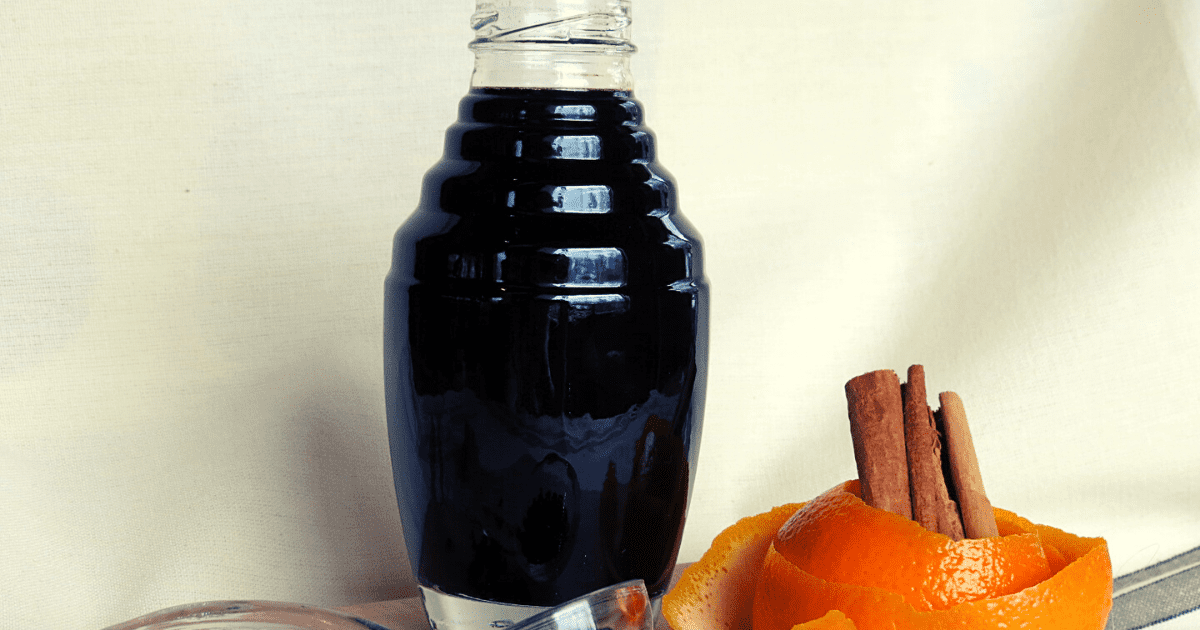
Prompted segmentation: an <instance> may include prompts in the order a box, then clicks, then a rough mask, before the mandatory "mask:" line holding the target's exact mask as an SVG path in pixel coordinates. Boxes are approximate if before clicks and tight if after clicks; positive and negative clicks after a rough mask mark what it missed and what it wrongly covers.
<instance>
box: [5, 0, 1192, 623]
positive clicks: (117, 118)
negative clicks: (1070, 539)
mask: <svg viewBox="0 0 1200 630" xmlns="http://www.w3.org/2000/svg"><path fill="white" fill-rule="evenodd" d="M472 8H473V4H472V2H470V0H454V1H450V2H447V1H441V2H426V1H425V0H387V1H385V0H359V1H357V2H344V1H333V0H303V1H296V0H257V1H256V2H252V3H251V2H245V3H239V2H225V1H222V0H193V1H191V2H186V3H162V2H153V1H150V0H111V1H109V2H102V3H77V2H62V1H55V0H26V1H23V2H15V3H14V2H8V3H5V6H4V8H3V10H0V95H2V96H0V417H2V420H0V600H2V603H0V627H3V628H18V627H29V626H31V625H37V626H38V627H45V628H87V627H101V626H104V625H107V624H110V623H115V622H117V621H120V620H123V619H126V618H129V617H133V616H135V615H138V614H141V613H145V612H148V611H150V610H153V609H157V608H161V607H165V606H169V605H174V604H179V603H184V602H190V601H196V600H205V599H228V598H261V599H277V600H286V601H301V602H307V603H312V604H318V605H343V604H350V603H355V602H366V601H372V600H381V599H390V598H396V597H402V596H407V595H411V594H413V593H415V587H414V585H413V582H412V580H411V578H410V577H409V576H408V566H407V560H406V557H405V554H404V552H403V550H402V545H401V531H400V524H399V519H398V516H397V510H396V507H395V497H394V493H393V490H392V482H391V478H390V472H389V466H388V454H387V447H386V437H385V427H384V418H383V390H382V368H381V345H382V344H381V327H382V322H381V320H382V313H381V308H382V307H381V301H382V279H383V276H384V274H385V273H386V271H387V266H388V263H389V249H390V245H391V235H392V233H393V232H394V230H395V229H396V227H397V226H398V225H399V224H400V223H401V221H402V220H403V219H404V218H405V216H406V215H407V214H408V213H409V211H410V210H411V209H412V207H413V206H414V205H415V203H416V199H417V193H418V185H419V182H420V178H421V176H422V174H423V172H424V171H425V170H426V169H427V168H428V167H429V166H431V165H432V164H433V163H434V161H435V160H436V159H437V157H438V155H439V154H440V150H441V142H442V132H443V130H444V129H445V127H446V126H447V125H448V124H449V123H451V122H452V120H453V117H454V115H455V107H456V103H457V100H458V99H459V98H460V97H461V96H462V95H463V94H464V93H465V91H466V87H467V80H468V76H469V73H470V69H471V56H470V54H469V52H468V51H467V49H466V42H467V40H468V39H469V37H470V32H469V29H468V27H467V17H468V15H469V14H470V13H471V11H472ZM634 15H635V28H634V36H635V41H636V43H638V44H639V46H640V49H641V51H640V52H639V54H638V55H637V57H636V60H635V66H634V69H635V73H636V77H637V81H638V87H637V90H636V94H637V96H638V98H639V99H640V100H641V101H642V102H643V103H644V104H645V106H646V108H647V112H648V123H649V124H650V126H651V127H652V128H653V129H654V130H655V131H656V133H657V135H658V139H659V147H660V158H661V160H662V161H663V163H664V164H665V165H666V166H667V167H668V168H669V169H670V170H671V171H672V172H673V173H674V175H675V176H676V178H677V179H678V182H679V185H680V190H681V202H682V206H683V209H684V212H685V214H686V215H687V216H688V217H689V218H690V219H691V220H692V222H693V223H694V224H695V225H696V226H698V228H699V229H700V231H701V232H702V233H703V234H704V235H705V237H706V246H707V263H708V275H709V279H710V280H711V282H712V285H713V295H714V298H713V311H712V325H713V341H712V353H711V363H710V386H709V395H708V410H707V414H706V425H705V433H704V442H703V447H702V452H701V456H702V461H701V465H700V468H699V476H698V481H697V484H696V487H695V494H694V502H693V505H692V508H691V512H690V517H689V521H688V528H687V533H686V539H685V542H684V545H683V549H682V554H681V560H684V561H689V560H694V559H696V558H697V557H698V556H699V555H700V554H701V553H702V552H703V550H704V549H705V548H706V547H707V545H708V543H709V541H710V540H711V539H712V537H713V536H715V535H716V533H717V532H718V531H720V530H721V529H722V528H724V527H725V526H727V525H729V524H730V523H732V522H733V521H734V520H736V519H737V518H738V517H741V516H745V515H748V514H751V513H756V512H759V511H762V510H765V509H767V508H769V507H771V506H774V505H777V504H780V503H784V502H787V501H794V500H801V499H806V498H810V497H812V496H813V495H815V494H817V493H818V492H820V491H822V490H824V489H826V488H828V487H829V486H832V485H833V484H834V483H836V482H838V481H841V480H843V479H846V478H850V477H852V476H854V464H853V458H852V454H851V447H850V439H849V433H848V429H847V424H846V419H845V415H846V412H845V400H844V396H843V392H842V385H843V383H844V382H845V381H846V380H848V379H849V378H850V377H852V376H855V375H857V374H859V373H862V372H865V371H868V370H872V369H876V368H885V367H886V368H893V369H896V370H903V369H904V368H905V367H906V366H907V365H908V364H910V363H918V362H919V363H923V364H924V365H925V366H926V369H927V370H928V374H929V384H930V388H931V390H932V391H933V392H937V391H942V390H946V389H952V390H955V391H957V392H958V393H959V394H961V395H962V396H963V398H964V400H965V401H966V405H967V410H968V413H969V415H970V417H971V421H972V425H973V429H974V431H975V443H976V446H977V448H978V450H979V456H980V460H981V462H982V466H983V472H984V476H985V480H986V482H987V486H988V490H989V491H990V494H991V496H992V499H993V502H994V503H995V504H997V505H999V506H1002V507H1007V508H1009V509H1013V510H1015V511H1017V512H1019V513H1021V514H1023V515H1025V516H1027V517H1029V518H1031V519H1032V520H1034V521H1037V522H1044V523H1050V524H1054V525H1057V526H1059V527H1062V528H1064V529H1067V530H1069V531H1072V532H1075V533H1079V534H1084V535H1093V536H1104V537H1106V538H1108V540H1109V542H1110V544H1111V551H1112V556H1113V565H1114V569H1115V570H1117V571H1118V572H1126V571H1129V570H1132V569H1135V568H1138V567H1141V566H1144V565H1146V564H1149V563H1151V562H1154V561H1157V560H1161V559H1163V558H1165V557H1167V556H1169V555H1171V554H1173V553H1176V552H1179V551H1183V550H1184V549H1187V548H1190V547H1192V546H1195V545H1197V544H1200V447H1198V444H1200V422H1197V412H1198V411H1200V387H1197V383H1198V382H1200V323H1198V322H1200V293H1198V290H1200V3H1196V2H1192V1H1182V0H1181V1H1178V2H1139V3H1133V2H1116V1H1107V2H1099V1H1083V0H1078V1H1068V0H1042V1H1033V0H1029V1H1014V2H1005V3H993V2H982V1H977V2H965V3H964V2H951V1H941V0H936V1H933V2H925V3H910V2H865V1H857V2H803V3H796V2H785V1H783V0H759V1H757V2H742V3H722V2H717V1H715V0H690V1H689V2H686V3H682V2H676V3H665V2H652V1H651V0H636V1H635V13H634Z"/></svg>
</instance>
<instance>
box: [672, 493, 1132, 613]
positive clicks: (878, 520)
mask: <svg viewBox="0 0 1200 630" xmlns="http://www.w3.org/2000/svg"><path fill="white" fill-rule="evenodd" d="M857 492H858V487H857V482H853V481H851V482H847V483H844V484H840V485H839V486H836V487H835V488H833V489H832V490H830V491H829V492H826V493H825V494H823V495H822V496H820V497H818V498H817V499H814V500H813V501H811V502H808V503H804V504H791V505H787V506H782V507H779V508H776V509H775V510H772V511H770V512H765V513H763V514H759V515H757V516H751V517H747V518H744V519H742V520H740V521H738V523H736V524H735V525H733V526H731V527H730V528H729V529H727V530H725V531H724V532H722V533H721V535H720V536H718V537H717V539H716V540H715V541H714V543H713V547H712V548H710V549H709V551H708V552H707V553H705V554H704V556H703V557H702V558H701V559H700V560H699V561H698V562H696V563H695V564H693V565H691V566H690V567H688V568H687V569H686V570H685V571H684V572H683V574H682V576H681V577H680V581H679V583H678V584H677V585H676V586H675V587H674V588H673V589H672V590H671V591H670V592H669V593H667V595H666V597H664V599H663V615H664V617H665V618H666V620H667V621H668V623H670V625H671V627H672V628H674V629H675V630H714V629H721V630H734V629H737V630H747V629H749V628H753V630H816V629H826V628H832V629H836V630H842V629H844V628H856V629H857V630H874V629H876V628H887V629H889V630H894V629H913V630H925V629H929V630H940V629H943V628H973V629H980V630H981V629H985V628H1020V629H1024V630H1034V629H1038V628H1046V629H1051V628H1053V629H1055V630H1103V628H1104V626H1105V622H1106V620H1107V617H1108V612H1109V610H1110V609H1111V606H1112V566H1111V561H1110V559H1109V555H1108V548H1107V545H1106V543H1105V542H1104V540H1103V539H1101V538H1084V537H1080V536H1075V535H1072V534H1068V533H1066V532H1064V531H1062V530H1059V529H1055V528H1053V527H1048V526H1045V525H1036V524H1034V523H1032V522H1030V521H1028V520H1026V519H1024V518H1022V517H1020V516H1017V515H1016V514H1014V513H1012V512H1009V511H1007V510H1003V509H999V508H994V509H993V512H994V513H995V516H996V521H997V526H998V529H999V531H1000V536H998V537H993V538H987V539H976V540H964V541H958V542H955V541H951V540H950V539H949V538H948V537H946V536H943V535H941V534H935V533H932V532H928V531H926V530H924V529H923V528H921V527H920V526H919V525H917V524H916V523H914V522H912V521H909V520H908V519H904V518H903V517H898V516H896V515H893V514H891V513H888V512H884V511H882V510H877V509H876V508H872V507H870V506H868V505H866V504H865V503H863V502H862V501H861V499H859V498H858V496H857ZM781 513H787V514H786V516H781ZM772 528H774V529H773V530H772ZM833 611H836V612H838V613H839V615H844V619H843V618H842V616H839V615H831V612H833Z"/></svg>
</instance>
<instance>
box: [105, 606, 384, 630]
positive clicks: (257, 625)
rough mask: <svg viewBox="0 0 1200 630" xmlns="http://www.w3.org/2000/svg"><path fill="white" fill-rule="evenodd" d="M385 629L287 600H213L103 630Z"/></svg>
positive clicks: (337, 613) (368, 622)
mask: <svg viewBox="0 0 1200 630" xmlns="http://www.w3.org/2000/svg"><path fill="white" fill-rule="evenodd" d="M174 628H186V629H187V630H318V629H319V630H388V628H386V627H384V626H381V625H379V624H377V623H375V622H373V621H367V620H366V619H360V618H358V617H353V616H350V615H346V614H344V613H340V612H336V611H332V610H326V609H324V608H318V607H316V606H308V605H305V604H292V603H287V602H268V601H249V600H247V601H232V600H231V601H214V602H199V603H195V604H184V605H182V606H174V607H171V608H166V609H163V610H160V611H158V612H152V613H150V614H148V615H142V616H141V617H138V618H136V619H130V620H129V621H126V622H124V623H119V624H117V625H115V626H110V627H108V628H106V629H105V630H168V629H174Z"/></svg>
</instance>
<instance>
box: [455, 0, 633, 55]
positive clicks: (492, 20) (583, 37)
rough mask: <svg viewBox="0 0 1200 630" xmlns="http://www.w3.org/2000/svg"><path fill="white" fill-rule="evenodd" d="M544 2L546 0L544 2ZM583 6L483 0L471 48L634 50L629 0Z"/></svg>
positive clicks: (588, 1) (590, 2)
mask: <svg viewBox="0 0 1200 630" xmlns="http://www.w3.org/2000/svg"><path fill="white" fill-rule="evenodd" d="M543 4H544V3H543ZM585 4H587V5H590V6H582V5H579V4H574V5H573V4H572V3H570V2H555V3H550V4H549V6H539V3H537V2H531V3H529V4H527V5H520V4H515V5H510V6H504V3H494V2H480V3H479V5H478V8H477V9H476V11H475V14H474V15H472V16H471V28H472V29H473V30H474V31H475V39H474V40H473V41H472V42H471V43H470V45H469V47H470V48H471V49H472V50H475V49H478V48H483V47H486V46H493V45H498V44H500V45H534V46H553V45H561V46H588V47H595V48H598V49H600V48H610V49H615V50H617V51H620V52H634V51H635V50H636V48H635V47H634V46H633V44H632V43H630V37H629V31H630V24H631V23H632V21H633V20H632V18H631V17H630V10H629V0H606V1H605V2H602V3H601V4H603V6H597V2H596V0H585Z"/></svg>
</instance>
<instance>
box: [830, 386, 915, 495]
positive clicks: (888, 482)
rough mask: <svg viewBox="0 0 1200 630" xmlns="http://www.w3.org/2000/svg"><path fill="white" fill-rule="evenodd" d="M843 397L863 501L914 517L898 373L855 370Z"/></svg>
mask: <svg viewBox="0 0 1200 630" xmlns="http://www.w3.org/2000/svg"><path fill="white" fill-rule="evenodd" d="M846 401H847V403H848V405H849V411H850V437H851V439H852V440H853V441H854V463H855V464H856V465H857V466H858V480H859V484H860V486H861V488H862V495H863V501H865V502H866V503H867V505H870V506H872V507H876V508H879V509H882V510H887V511H889V512H893V513H895V514H899V515H901V516H903V517H905V518H912V504H911V501H910V498H909V492H908V455H907V453H906V451H905V448H904V411H903V408H904V403H903V400H902V398H901V395H900V379H899V378H898V377H897V376H896V373H895V372H893V371H891V370H876V371H874V372H868V373H866V374H863V375H860V376H856V377H854V378H852V379H850V381H849V382H847V383H846Z"/></svg>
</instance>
